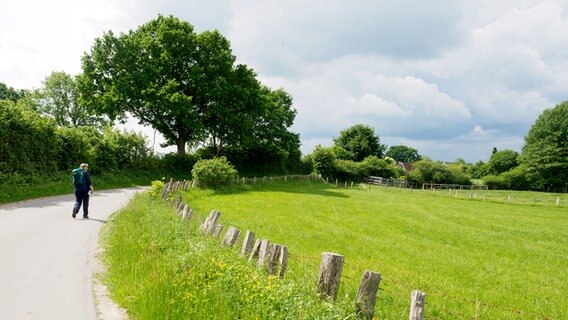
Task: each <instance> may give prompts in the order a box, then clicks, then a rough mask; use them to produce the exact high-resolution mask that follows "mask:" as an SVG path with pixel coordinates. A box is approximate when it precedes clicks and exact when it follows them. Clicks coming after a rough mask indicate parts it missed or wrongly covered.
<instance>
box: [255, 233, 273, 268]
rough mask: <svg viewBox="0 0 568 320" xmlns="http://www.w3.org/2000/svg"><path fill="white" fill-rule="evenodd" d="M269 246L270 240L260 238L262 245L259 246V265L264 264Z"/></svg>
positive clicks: (257, 263)
mask: <svg viewBox="0 0 568 320" xmlns="http://www.w3.org/2000/svg"><path fill="white" fill-rule="evenodd" d="M269 246H270V241H269V240H266V239H264V240H260V246H259V248H258V260H257V261H256V266H257V267H262V266H264V263H265V260H266V255H267V253H268V248H269Z"/></svg>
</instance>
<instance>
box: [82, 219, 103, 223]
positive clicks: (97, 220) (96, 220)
mask: <svg viewBox="0 0 568 320" xmlns="http://www.w3.org/2000/svg"><path fill="white" fill-rule="evenodd" d="M77 220H79V221H94V222H100V223H107V222H108V221H106V220H101V219H95V218H89V219H77Z"/></svg>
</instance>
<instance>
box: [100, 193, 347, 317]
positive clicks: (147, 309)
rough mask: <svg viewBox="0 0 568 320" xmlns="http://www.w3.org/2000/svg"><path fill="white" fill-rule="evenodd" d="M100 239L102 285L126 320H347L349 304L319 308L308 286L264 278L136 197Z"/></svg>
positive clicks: (155, 203)
mask: <svg viewBox="0 0 568 320" xmlns="http://www.w3.org/2000/svg"><path fill="white" fill-rule="evenodd" d="M101 235H102V236H101V242H102V246H103V247H104V248H105V255H104V257H103V260H104V261H105V263H106V264H107V266H108V274H107V277H106V278H105V279H104V281H105V282H106V283H107V285H108V286H109V288H110V291H111V295H112V297H113V299H114V300H115V301H117V302H118V303H119V304H120V305H121V306H122V307H124V308H126V309H127V310H128V312H129V315H130V316H131V318H132V319H136V320H141V319H354V313H353V309H354V308H353V305H352V301H353V300H352V297H350V296H348V295H347V296H341V297H339V299H338V301H337V302H336V303H333V304H332V303H328V302H325V301H324V302H322V301H320V300H319V298H318V297H317V296H316V294H315V291H314V290H313V287H312V286H311V285H309V286H307V285H305V283H306V282H309V283H312V282H313V283H315V279H312V278H309V277H308V278H303V277H304V276H303V275H296V276H295V277H292V278H294V280H290V279H278V278H275V277H266V276H265V275H264V274H262V272H261V271H259V270H257V269H256V268H255V267H254V266H253V265H251V264H248V263H247V262H246V259H244V258H242V257H240V256H239V255H238V253H237V252H236V249H235V250H232V249H229V248H226V247H221V246H220V245H219V242H218V241H217V240H215V239H214V238H206V237H204V236H203V235H202V233H201V232H200V231H199V230H198V223H197V222H196V221H195V220H193V221H192V222H190V223H187V222H183V221H181V219H179V217H178V216H177V215H176V214H175V213H174V210H173V208H172V207H170V206H168V205H167V204H166V203H164V202H162V201H160V200H155V199H153V198H152V197H151V196H150V195H149V194H142V195H138V196H136V197H135V198H134V199H133V201H132V202H131V203H130V204H129V205H128V206H126V207H125V208H124V209H122V210H121V211H120V212H118V214H116V215H114V216H113V219H112V220H111V222H110V223H109V224H107V225H105V226H104V227H103V230H102V233H101ZM298 279H300V280H302V281H298Z"/></svg>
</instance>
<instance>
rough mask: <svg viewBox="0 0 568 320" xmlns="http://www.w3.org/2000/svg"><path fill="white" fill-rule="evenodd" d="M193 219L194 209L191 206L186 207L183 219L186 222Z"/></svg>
mask: <svg viewBox="0 0 568 320" xmlns="http://www.w3.org/2000/svg"><path fill="white" fill-rule="evenodd" d="M192 217H193V209H191V208H190V207H189V206H185V208H184V209H183V214H182V216H181V218H182V219H183V220H185V221H189V220H191V218H192Z"/></svg>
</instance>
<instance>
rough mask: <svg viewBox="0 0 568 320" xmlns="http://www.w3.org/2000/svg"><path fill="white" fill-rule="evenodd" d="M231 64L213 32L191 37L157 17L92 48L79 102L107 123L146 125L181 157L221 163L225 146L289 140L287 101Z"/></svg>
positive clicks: (176, 23)
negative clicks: (214, 158) (196, 155)
mask: <svg viewBox="0 0 568 320" xmlns="http://www.w3.org/2000/svg"><path fill="white" fill-rule="evenodd" d="M235 61H236V58H235V57H234V56H233V54H232V51H231V46H230V43H229V41H228V40H227V39H226V38H225V37H223V35H221V34H220V33H219V32H218V31H204V32H202V33H196V32H195V31H194V29H193V26H192V25H191V24H189V23H188V22H185V21H181V20H179V19H177V18H175V17H172V16H169V17H164V16H161V15H159V16H158V17H157V18H156V19H154V20H152V21H150V22H148V23H146V24H144V25H142V26H140V27H139V28H138V29H136V30H134V31H130V32H128V33H126V34H120V35H119V36H115V35H114V34H113V33H112V32H107V33H105V34H104V35H103V37H101V38H98V39H96V40H95V44H94V45H93V47H92V49H91V52H90V53H88V54H86V55H85V56H84V57H83V75H82V76H81V78H80V89H81V92H82V99H83V100H84V101H85V103H86V104H87V105H88V106H89V107H91V108H92V109H93V110H96V111H97V112H98V113H101V114H107V115H109V117H110V118H111V119H115V118H118V119H124V118H125V116H126V115H127V114H131V115H133V116H134V117H136V118H138V120H139V121H140V122H141V123H143V124H148V125H151V126H152V127H153V128H155V129H157V130H158V131H159V132H160V133H162V134H163V135H164V137H165V138H166V140H167V145H174V144H175V145H177V149H178V155H180V156H183V155H184V154H185V147H186V144H188V143H189V144H191V145H194V146H195V145H197V146H207V145H210V146H211V147H212V148H213V150H214V153H215V155H220V154H222V150H223V149H224V148H226V147H228V146H230V147H231V149H233V150H234V149H235V148H237V149H238V148H241V149H242V148H248V147H251V146H257V145H258V143H260V142H262V141H266V134H267V133H268V134H273V135H271V136H270V139H272V140H280V139H284V137H287V138H291V139H292V140H294V135H293V134H289V133H288V132H287V128H288V127H290V126H291V124H292V122H293V119H294V117H295V111H294V110H292V109H291V98H289V96H288V95H287V93H285V92H284V91H283V90H282V91H274V92H273V91H272V90H270V89H268V88H265V87H263V86H262V85H261V84H260V83H259V81H258V80H257V79H256V73H255V72H254V71H253V70H252V69H250V68H248V67H247V66H246V65H241V64H239V65H236V64H235ZM287 99H288V100H289V101H290V103H274V101H284V102H286V101H287ZM282 108H283V109H282ZM270 126H273V127H270ZM268 127H270V128H268ZM282 129H284V131H286V133H285V132H284V131H282ZM259 135H260V136H259ZM289 140H290V139H287V141H289ZM298 140H299V139H298ZM297 147H298V149H299V141H298V143H297Z"/></svg>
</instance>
